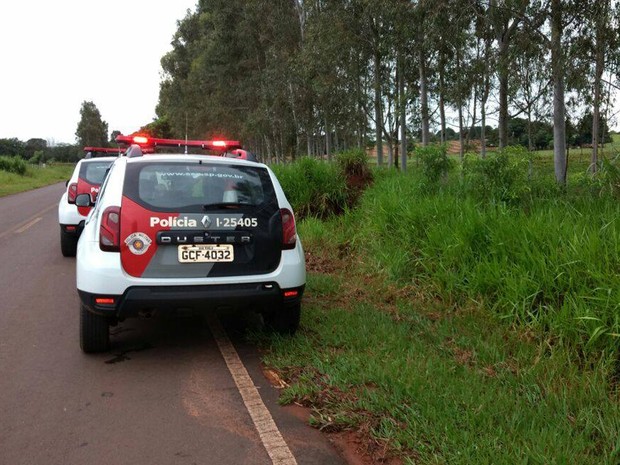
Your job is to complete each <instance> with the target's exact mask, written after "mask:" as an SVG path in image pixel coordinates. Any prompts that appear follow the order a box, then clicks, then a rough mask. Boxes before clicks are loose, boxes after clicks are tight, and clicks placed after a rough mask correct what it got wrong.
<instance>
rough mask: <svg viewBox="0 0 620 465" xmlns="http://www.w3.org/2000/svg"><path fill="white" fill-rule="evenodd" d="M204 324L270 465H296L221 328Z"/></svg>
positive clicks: (212, 320)
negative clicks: (224, 363)
mask: <svg viewBox="0 0 620 465" xmlns="http://www.w3.org/2000/svg"><path fill="white" fill-rule="evenodd" d="M208 321H209V328H210V329H211V333H212V334H213V337H214V338H215V342H216V343H217V346H218V347H219V349H220V352H221V353H222V356H223V357H224V360H225V361H226V365H228V370H229V371H230V374H231V375H232V377H233V379H234V380H235V384H236V385H237V389H239V393H240V394H241V398H242V399H243V403H244V404H245V408H246V409H247V410H248V413H249V414H250V417H251V418H252V421H253V422H254V426H255V427H256V430H257V431H258V435H259V436H260V439H261V441H262V443H263V446H265V449H266V450H267V454H269V457H271V461H272V463H273V464H274V465H297V461H296V460H295V457H294V456H293V454H292V453H291V450H290V449H289V448H288V446H287V445H286V442H285V441H284V438H283V437H282V434H280V431H279V430H278V427H277V426H276V423H275V421H273V418H272V417H271V414H270V413H269V410H268V409H267V407H265V404H264V403H263V399H261V397H260V394H259V393H258V389H256V386H254V383H253V382H252V378H250V375H249V374H248V371H247V370H246V368H245V366H244V365H243V362H242V361H241V359H240V358H239V355H238V354H237V351H236V350H235V347H234V346H233V345H232V342H230V339H228V336H227V335H226V332H225V331H224V328H222V325H221V324H220V322H219V320H218V319H217V317H216V316H215V315H211V316H209V318H208Z"/></svg>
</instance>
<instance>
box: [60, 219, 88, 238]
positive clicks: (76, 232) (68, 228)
mask: <svg viewBox="0 0 620 465" xmlns="http://www.w3.org/2000/svg"><path fill="white" fill-rule="evenodd" d="M83 229H84V220H82V221H80V222H79V223H77V224H61V225H60V230H61V231H62V232H63V233H64V234H68V235H70V236H75V237H80V234H82V230H83Z"/></svg>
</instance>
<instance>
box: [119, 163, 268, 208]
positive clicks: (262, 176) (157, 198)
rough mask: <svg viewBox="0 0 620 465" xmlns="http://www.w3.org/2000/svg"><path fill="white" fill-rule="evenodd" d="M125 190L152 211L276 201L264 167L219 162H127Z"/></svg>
mask: <svg viewBox="0 0 620 465" xmlns="http://www.w3.org/2000/svg"><path fill="white" fill-rule="evenodd" d="M124 193H125V195H127V196H128V197H130V198H131V199H132V200H134V201H136V202H138V203H139V204H141V205H143V206H145V207H146V208H148V209H149V210H153V211H180V212H191V211H204V210H205V209H208V208H209V206H212V207H214V208H217V206H221V205H223V204H231V205H233V204H234V205H239V206H240V207H241V206H259V205H262V204H264V203H266V202H269V203H272V202H275V193H274V190H273V186H272V184H271V179H270V177H269V174H268V173H267V170H266V169H265V168H262V167H258V166H257V167H253V166H236V165H223V164H219V163H211V164H209V163H198V162H191V163H177V162H168V163H166V162H159V163H157V162H153V163H136V164H131V165H128V166H127V174H126V176H125V188H124Z"/></svg>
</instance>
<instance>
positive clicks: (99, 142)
mask: <svg viewBox="0 0 620 465" xmlns="http://www.w3.org/2000/svg"><path fill="white" fill-rule="evenodd" d="M75 137H77V141H78V145H81V146H83V147H85V146H94V147H107V146H108V123H106V122H105V121H103V120H102V119H101V113H99V109H98V108H97V106H96V105H95V104H94V103H93V102H88V101H84V102H82V107H81V108H80V121H79V123H78V125H77V129H76V131H75Z"/></svg>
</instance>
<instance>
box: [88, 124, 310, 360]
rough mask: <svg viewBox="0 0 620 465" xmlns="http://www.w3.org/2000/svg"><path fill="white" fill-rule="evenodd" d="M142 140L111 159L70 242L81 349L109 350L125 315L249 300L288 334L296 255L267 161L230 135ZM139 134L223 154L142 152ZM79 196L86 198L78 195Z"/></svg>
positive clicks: (289, 220) (301, 271) (297, 277)
mask: <svg viewBox="0 0 620 465" xmlns="http://www.w3.org/2000/svg"><path fill="white" fill-rule="evenodd" d="M117 140H118V141H120V142H126V143H128V142H131V139H130V138H129V136H119V138H118V139H117ZM137 140H138V139H137ZM140 142H142V144H143V146H142V147H140V146H138V145H132V146H131V147H130V148H129V149H128V151H127V156H125V157H121V158H118V159H117V160H116V161H115V162H114V163H113V164H112V166H111V168H110V172H109V174H108V176H107V177H106V180H105V182H104V184H103V185H102V187H101V191H100V193H99V197H98V199H97V202H96V203H95V204H94V210H93V212H92V213H91V215H90V216H89V217H88V219H87V221H86V224H85V226H84V231H83V232H82V235H81V237H80V240H79V243H78V248H77V266H76V274H77V290H78V294H79V297H80V345H81V347H82V350H83V351H85V352H99V351H105V350H108V349H109V346H110V338H109V328H110V326H111V325H115V324H117V323H118V322H119V321H122V320H124V319H125V318H130V317H136V316H140V315H146V316H148V315H151V314H153V313H155V312H166V311H174V310H175V309H179V308H183V309H187V308H189V309H195V310H199V311H215V310H217V309H219V308H239V307H248V308H252V309H255V310H257V311H259V312H260V313H261V314H262V315H263V317H264V320H265V323H266V324H267V325H268V326H270V327H271V328H273V329H274V330H276V331H278V332H281V333H286V334H292V333H294V332H295V331H296V330H297V327H298V325H299V319H300V312H301V298H302V294H303V291H304V287H305V282H306V270H305V260H304V253H303V249H302V245H301V242H300V240H299V238H298V237H297V231H296V227H295V218H294V216H293V212H292V208H291V205H290V204H289V202H288V200H287V199H286V197H285V195H284V192H283V191H282V188H281V186H280V184H279V182H278V180H277V179H276V177H275V175H274V174H273V172H272V171H271V170H270V169H269V167H267V166H266V165H264V164H261V163H257V162H254V161H250V160H249V159H248V158H251V155H250V156H248V152H245V151H243V150H242V149H241V147H240V145H239V143H238V142H234V141H177V140H164V139H149V140H148V141H147V140H143V139H140ZM144 144H147V146H148V151H153V148H154V147H163V146H175V147H176V146H183V145H184V146H185V147H188V146H189V147H198V148H203V149H206V150H211V151H213V150H215V151H217V152H219V156H212V155H185V154H172V153H167V154H153V155H146V154H145V152H146V150H145V147H144ZM76 204H77V205H78V206H83V207H87V206H93V202H92V199H91V197H90V196H89V195H85V194H80V195H78V196H77V198H76Z"/></svg>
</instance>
